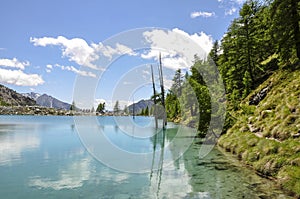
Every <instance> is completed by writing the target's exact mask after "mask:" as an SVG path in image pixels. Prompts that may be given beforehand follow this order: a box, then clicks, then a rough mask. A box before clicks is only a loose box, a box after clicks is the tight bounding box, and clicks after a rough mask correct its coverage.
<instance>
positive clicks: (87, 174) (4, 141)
mask: <svg viewBox="0 0 300 199" xmlns="http://www.w3.org/2000/svg"><path fill="white" fill-rule="evenodd" d="M0 119H1V120H0V176H1V178H0V196H1V198H5V199H10V198H23V197H24V196H26V198H31V199H35V198H45V199H47V198H197V199H198V198H204V199H206V198H220V199H221V198H222V199H223V198H230V199H232V198H233V199H234V198H236V199H237V198H251V199H252V198H280V197H281V198H288V197H286V196H285V195H283V193H282V192H281V191H280V190H279V189H277V188H276V187H275V186H274V184H273V183H271V182H270V181H267V180H265V179H262V178H260V177H259V176H257V175H256V174H254V173H253V172H251V171H249V170H247V169H244V168H242V167H240V166H239V164H238V163H236V162H234V161H232V160H231V159H230V158H228V157H225V156H224V155H223V154H222V153H221V152H219V151H218V150H216V149H214V150H213V151H212V152H211V153H210V154H209V155H208V156H206V157H205V158H202V159H200V158H199V148H200V146H199V145H196V144H192V145H191V146H190V148H189V149H188V150H187V151H186V152H185V151H184V150H185V149H186V148H187V146H186V143H189V142H186V139H189V138H187V137H182V136H179V137H178V136H177V134H178V127H177V126H176V125H172V123H169V124H168V128H167V129H166V130H165V131H160V130H158V131H157V132H156V131H155V128H153V127H151V126H149V127H147V129H146V130H147V132H142V133H144V134H143V135H148V134H149V133H150V132H152V134H153V136H151V137H149V138H145V139H134V138H135V135H140V132H139V131H140V129H141V128H139V127H135V126H134V125H129V124H127V123H123V124H122V126H121V128H118V130H117V129H116V128H115V123H114V122H112V119H113V118H108V117H102V118H101V119H100V120H101V121H100V122H99V123H100V125H99V126H97V127H96V128H95V129H97V130H99V129H100V130H103V131H105V132H106V135H107V137H109V138H110V139H111V140H112V141H113V142H114V144H116V145H117V146H121V147H124V148H125V149H130V150H132V151H134V152H144V151H146V152H149V151H152V152H154V153H152V154H151V156H152V164H151V165H150V166H151V172H150V173H142V174H130V173H125V172H118V171H116V170H113V169H110V168H108V167H106V166H104V165H102V164H101V163H100V162H98V161H96V159H94V158H92V157H91V156H90V154H89V153H88V152H87V151H86V149H85V148H84V147H83V145H82V143H81V142H80V140H79V138H78V135H77V134H76V133H74V130H75V127H74V122H73V120H72V118H70V117H22V116H15V117H12V116H0ZM145 120H146V118H145ZM145 120H143V118H139V117H136V120H135V122H139V121H141V124H146V123H147V121H145ZM20 121H22V122H20ZM33 121H34V122H33ZM120 122H122V120H120ZM25 123H26V124H27V125H24V124H25ZM3 124H13V125H3ZM106 124H108V125H106ZM124 129H126V130H127V131H131V133H130V135H126V136H124V135H123V134H124V133H123V130H124ZM183 130H184V131H190V130H189V129H187V128H186V129H183ZM116 131H118V133H117V132H116ZM183 133H184V134H186V133H185V132H183ZM145 140H147V141H145ZM146 149H147V150H146ZM155 152H156V153H155ZM184 152H185V153H184ZM181 154H182V156H181V157H180V155H181ZM111 157H112V158H116V157H115V156H114V154H111ZM170 159H173V161H170ZM150 163H151V162H150Z"/></svg>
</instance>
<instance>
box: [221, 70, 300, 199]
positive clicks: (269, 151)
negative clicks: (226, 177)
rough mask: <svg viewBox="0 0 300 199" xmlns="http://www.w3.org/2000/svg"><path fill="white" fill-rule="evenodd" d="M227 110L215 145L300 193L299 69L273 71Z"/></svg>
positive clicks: (295, 192) (286, 187)
mask: <svg viewBox="0 0 300 199" xmlns="http://www.w3.org/2000/svg"><path fill="white" fill-rule="evenodd" d="M230 114H231V115H232V116H233V117H234V118H235V120H236V122H235V124H234V125H233V127H232V128H230V129H229V130H228V131H227V133H226V134H225V135H223V136H221V138H220V139H219V145H220V146H221V147H223V148H225V149H226V150H227V151H230V152H232V153H233V154H236V155H237V156H238V158H239V159H241V160H242V161H244V162H245V163H246V164H249V165H251V166H253V168H254V169H256V170H257V171H258V172H259V173H261V174H263V175H266V176H271V177H274V178H275V179H277V180H278V183H279V184H280V185H281V186H282V187H283V188H285V189H287V190H289V191H291V192H293V193H294V194H296V195H297V196H300V71H299V70H297V71H288V70H279V71H277V72H275V73H274V74H273V75H271V76H270V77H269V78H268V79H267V80H266V81H265V82H264V83H263V84H262V85H260V86H259V87H258V88H257V89H256V90H255V91H254V92H252V93H251V94H250V95H249V96H248V97H247V98H245V99H244V100H243V101H242V103H241V104H240V105H239V110H238V111H236V112H233V111H232V112H230Z"/></svg>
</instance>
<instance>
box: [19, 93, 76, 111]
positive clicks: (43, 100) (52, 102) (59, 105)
mask: <svg viewBox="0 0 300 199" xmlns="http://www.w3.org/2000/svg"><path fill="white" fill-rule="evenodd" d="M23 95H24V96H28V97H30V98H31V99H33V100H35V101H36V103H37V104H38V105H40V106H44V107H49V108H56V109H65V110H69V109H70V106H71V105H70V104H68V103H65V102H62V101H60V100H58V99H56V98H54V97H52V96H50V95H47V94H43V95H41V94H39V93H34V92H31V93H23Z"/></svg>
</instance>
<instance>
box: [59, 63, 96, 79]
mask: <svg viewBox="0 0 300 199" xmlns="http://www.w3.org/2000/svg"><path fill="white" fill-rule="evenodd" d="M55 66H56V67H59V68H60V69H62V70H67V71H71V72H74V73H76V74H77V75H81V76H85V77H96V75H95V74H94V73H92V72H90V71H83V70H78V69H77V68H75V67H74V66H61V65H59V64H56V65H55Z"/></svg>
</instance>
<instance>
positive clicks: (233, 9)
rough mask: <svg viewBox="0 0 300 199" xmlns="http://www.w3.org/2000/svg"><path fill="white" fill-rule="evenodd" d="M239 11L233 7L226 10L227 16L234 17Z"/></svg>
mask: <svg viewBox="0 0 300 199" xmlns="http://www.w3.org/2000/svg"><path fill="white" fill-rule="evenodd" d="M236 11H237V8H236V7H232V8H230V9H226V10H225V15H233V14H234V13H235V12H236Z"/></svg>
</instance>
